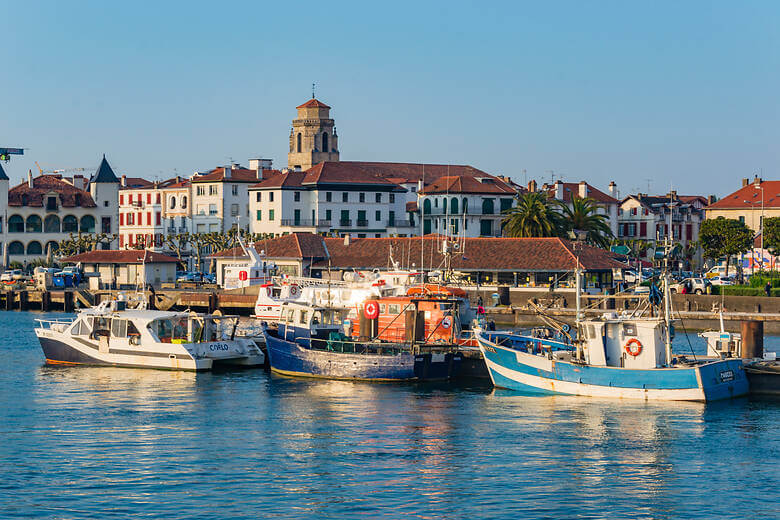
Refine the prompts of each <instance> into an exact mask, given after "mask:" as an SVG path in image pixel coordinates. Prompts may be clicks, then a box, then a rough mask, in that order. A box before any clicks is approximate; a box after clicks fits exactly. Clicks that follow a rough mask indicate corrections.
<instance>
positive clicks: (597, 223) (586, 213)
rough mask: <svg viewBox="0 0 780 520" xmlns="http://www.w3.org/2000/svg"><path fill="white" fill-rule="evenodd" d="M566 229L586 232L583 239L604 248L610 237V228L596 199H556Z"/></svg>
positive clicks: (607, 245) (607, 244) (606, 246)
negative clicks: (569, 200)
mask: <svg viewBox="0 0 780 520" xmlns="http://www.w3.org/2000/svg"><path fill="white" fill-rule="evenodd" d="M558 206H559V207H560V211H561V215H562V216H563V220H564V222H565V225H566V230H567V231H571V230H575V229H577V230H580V231H585V232H587V235H586V238H585V240H586V241H587V242H588V243H589V244H591V245H594V246H597V247H601V248H603V249H606V248H608V247H609V243H610V240H611V239H612V230H611V229H610V228H609V221H608V219H607V216H606V215H605V214H601V213H599V212H598V210H599V207H598V205H597V204H596V201H595V200H593V199H591V198H580V197H572V199H571V202H570V203H568V204H567V203H565V202H563V201H558Z"/></svg>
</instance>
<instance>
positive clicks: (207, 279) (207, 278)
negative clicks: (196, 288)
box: [203, 273, 217, 283]
mask: <svg viewBox="0 0 780 520" xmlns="http://www.w3.org/2000/svg"><path fill="white" fill-rule="evenodd" d="M203 283H217V274H216V273H209V274H204V275H203Z"/></svg>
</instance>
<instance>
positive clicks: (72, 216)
mask: <svg viewBox="0 0 780 520" xmlns="http://www.w3.org/2000/svg"><path fill="white" fill-rule="evenodd" d="M2 177H5V179H2ZM118 192H119V179H117V177H116V175H115V174H114V172H113V170H112V169H111V166H110V165H109V164H108V161H106V158H105V157H103V160H102V161H101V163H100V166H99V167H98V169H97V170H96V172H95V174H94V175H93V176H92V178H91V179H89V181H87V179H86V178H84V177H83V176H75V177H71V178H66V177H63V176H62V175H47V174H42V175H39V176H37V177H33V175H32V173H28V176H27V180H26V181H25V182H23V183H22V184H19V185H17V186H14V187H13V188H11V189H8V177H7V176H6V175H5V173H4V172H3V174H2V175H0V203H2V204H4V207H3V208H2V214H3V215H4V217H5V218H4V220H5V223H6V224H7V225H6V226H5V227H3V239H4V243H5V246H4V247H3V250H4V255H6V256H7V260H8V262H14V261H17V262H21V263H27V262H29V261H32V260H34V259H37V258H45V257H46V256H47V255H48V254H49V252H51V253H52V254H53V253H55V252H56V250H57V249H58V244H59V242H61V241H62V240H65V239H67V238H69V237H70V236H72V235H73V236H75V235H79V234H87V233H89V234H101V233H105V235H106V236H108V237H110V239H109V240H107V241H105V242H104V243H103V244H102V247H104V248H106V249H108V248H111V247H112V246H115V244H116V240H115V239H114V240H112V239H113V238H114V237H115V236H116V235H117V234H118V233H119V222H118V211H117V200H118Z"/></svg>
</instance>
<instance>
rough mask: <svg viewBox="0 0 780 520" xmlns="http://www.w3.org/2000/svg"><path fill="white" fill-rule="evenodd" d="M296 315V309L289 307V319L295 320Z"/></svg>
mask: <svg viewBox="0 0 780 520" xmlns="http://www.w3.org/2000/svg"><path fill="white" fill-rule="evenodd" d="M294 316H295V311H294V310H292V309H289V310H288V311H287V321H293V320H294Z"/></svg>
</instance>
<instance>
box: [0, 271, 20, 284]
mask: <svg viewBox="0 0 780 520" xmlns="http://www.w3.org/2000/svg"><path fill="white" fill-rule="evenodd" d="M22 276H23V275H22V270H21V269H9V270H8V271H5V272H4V273H3V274H0V282H13V281H14V280H19V279H20V278H21V277H22Z"/></svg>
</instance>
